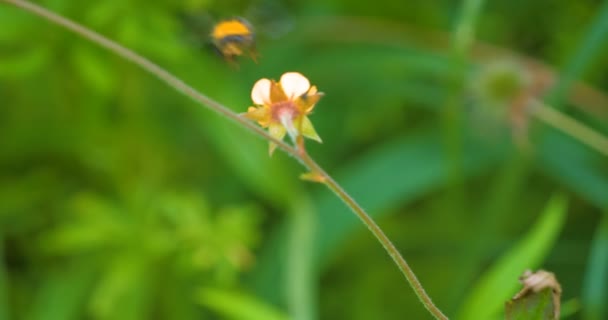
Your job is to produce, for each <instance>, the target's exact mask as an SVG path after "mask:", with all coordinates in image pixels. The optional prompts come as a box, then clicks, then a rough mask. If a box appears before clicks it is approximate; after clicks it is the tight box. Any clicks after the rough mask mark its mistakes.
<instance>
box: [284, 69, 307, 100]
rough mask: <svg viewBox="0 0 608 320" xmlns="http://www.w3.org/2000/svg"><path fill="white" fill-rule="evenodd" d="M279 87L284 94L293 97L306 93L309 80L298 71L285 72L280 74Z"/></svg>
mask: <svg viewBox="0 0 608 320" xmlns="http://www.w3.org/2000/svg"><path fill="white" fill-rule="evenodd" d="M280 83H281V87H282V88H283V92H285V95H286V96H287V97H288V98H290V99H293V98H295V97H299V96H301V95H303V94H304V93H306V92H307V91H308V89H309V88H310V82H309V81H308V79H306V77H305V76H303V75H302V74H301V73H299V72H287V73H284V74H283V75H282V76H281V80H280Z"/></svg>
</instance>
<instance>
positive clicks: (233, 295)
mask: <svg viewBox="0 0 608 320" xmlns="http://www.w3.org/2000/svg"><path fill="white" fill-rule="evenodd" d="M196 299H197V301H198V302H199V303H201V304H202V305H204V306H206V307H208V308H210V309H211V310H213V311H215V312H216V313H218V314H219V315H221V316H222V318H223V319H233V320H287V319H289V318H288V317H287V316H286V315H284V314H283V313H282V312H281V311H279V310H276V309H275V308H274V307H271V306H269V305H266V304H264V303H263V302H260V301H259V300H257V299H256V298H254V297H251V296H249V295H246V294H243V293H239V292H234V291H228V290H222V289H211V288H204V289H201V290H200V291H199V292H198V294H197V296H196Z"/></svg>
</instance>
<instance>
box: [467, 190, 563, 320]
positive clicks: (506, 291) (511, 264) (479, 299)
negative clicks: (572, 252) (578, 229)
mask: <svg viewBox="0 0 608 320" xmlns="http://www.w3.org/2000/svg"><path fill="white" fill-rule="evenodd" d="M566 209H567V202H566V199H565V198H564V197H563V196H554V197H553V198H552V199H551V200H550V201H549V203H548V205H547V207H546V209H545V210H544V212H543V213H542V215H541V216H540V218H539V219H538V221H537V222H536V224H535V225H534V226H533V227H532V229H531V230H530V231H529V232H528V233H527V234H526V235H525V236H524V237H523V239H521V240H520V241H519V242H518V243H517V244H516V245H515V246H513V247H512V248H511V249H510V250H509V251H508V252H506V253H505V254H504V255H503V256H502V257H501V258H500V259H499V260H498V261H497V262H496V263H495V264H494V265H493V266H492V267H491V268H490V269H489V270H488V271H486V272H485V273H484V274H483V275H482V276H481V278H480V279H479V281H478V282H477V284H476V285H475V287H473V289H472V290H471V292H470V293H469V295H468V297H467V299H465V303H464V305H463V307H462V309H461V312H460V313H459V316H458V319H463V320H468V319H490V318H491V317H493V316H496V315H498V314H499V312H500V311H501V310H502V308H503V305H504V303H505V301H507V300H508V299H509V298H510V297H511V296H512V295H513V293H515V291H516V290H517V288H518V287H519V282H518V281H517V278H518V277H519V276H520V275H521V274H522V273H523V272H524V271H525V270H526V269H534V268H537V267H538V266H539V265H540V264H541V263H542V261H543V260H544V258H545V257H546V256H547V254H548V253H549V251H550V250H551V248H552V247H553V244H554V243H555V241H556V240H557V236H558V235H559V233H560V231H561V229H562V227H563V224H564V221H565V218H566Z"/></svg>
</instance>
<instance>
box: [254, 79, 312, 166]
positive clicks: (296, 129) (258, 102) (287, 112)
mask: <svg viewBox="0 0 608 320" xmlns="http://www.w3.org/2000/svg"><path fill="white" fill-rule="evenodd" d="M321 96H323V93H321V92H318V91H317V87H316V86H310V82H309V81H308V79H306V77H304V76H303V75H302V74H301V73H298V72H287V73H284V74H283V75H282V76H281V79H280V80H279V82H276V81H274V80H269V79H266V78H263V79H260V80H258V81H257V82H256V83H255V84H254V85H253V89H252V90H251V100H253V103H254V104H255V106H253V107H249V109H248V110H247V112H246V113H245V114H244V116H245V117H247V118H249V119H251V120H255V121H257V122H258V124H259V125H260V126H262V127H263V128H268V133H269V134H270V135H271V136H272V137H274V138H276V139H278V140H283V138H284V137H285V135H286V134H289V136H290V137H291V139H292V140H293V141H294V143H295V142H296V140H297V138H298V137H299V136H300V135H302V136H304V137H307V138H310V139H313V140H316V141H318V142H321V138H320V137H319V135H318V134H317V132H316V131H315V128H314V127H313V126H312V123H311V122H310V120H309V119H308V115H309V114H310V113H311V112H312V110H313V108H314V107H315V104H316V103H317V102H318V101H319V99H320V98H321ZM275 148H276V144H275V143H272V142H271V143H270V146H269V153H270V155H272V153H273V152H274V150H275Z"/></svg>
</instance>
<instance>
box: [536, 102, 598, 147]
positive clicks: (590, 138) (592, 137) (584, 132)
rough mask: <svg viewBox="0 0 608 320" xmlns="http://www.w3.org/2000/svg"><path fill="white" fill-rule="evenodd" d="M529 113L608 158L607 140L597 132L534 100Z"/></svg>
mask: <svg viewBox="0 0 608 320" xmlns="http://www.w3.org/2000/svg"><path fill="white" fill-rule="evenodd" d="M530 107H531V108H530V109H531V110H530V111H531V113H532V114H533V115H534V116H535V117H536V118H537V119H539V120H541V121H543V122H545V123H547V124H548V125H550V126H553V127H555V128H556V129H559V130H561V131H563V132H564V133H566V134H568V135H570V136H572V137H573V138H575V139H576V140H578V141H580V142H581V143H583V144H585V145H587V146H588V147H590V148H592V149H595V150H597V151H599V152H600V153H601V154H603V155H605V156H608V138H606V137H605V136H603V135H602V134H600V133H599V132H597V131H595V130H593V129H591V128H589V127H587V126H585V125H584V124H582V123H580V122H578V121H576V120H574V119H573V118H571V117H568V116H567V115H565V114H563V113H561V112H559V111H558V110H555V109H554V108H551V107H550V106H547V105H545V104H544V103H542V102H541V101H538V100H534V101H533V102H532V105H531V106H530Z"/></svg>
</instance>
